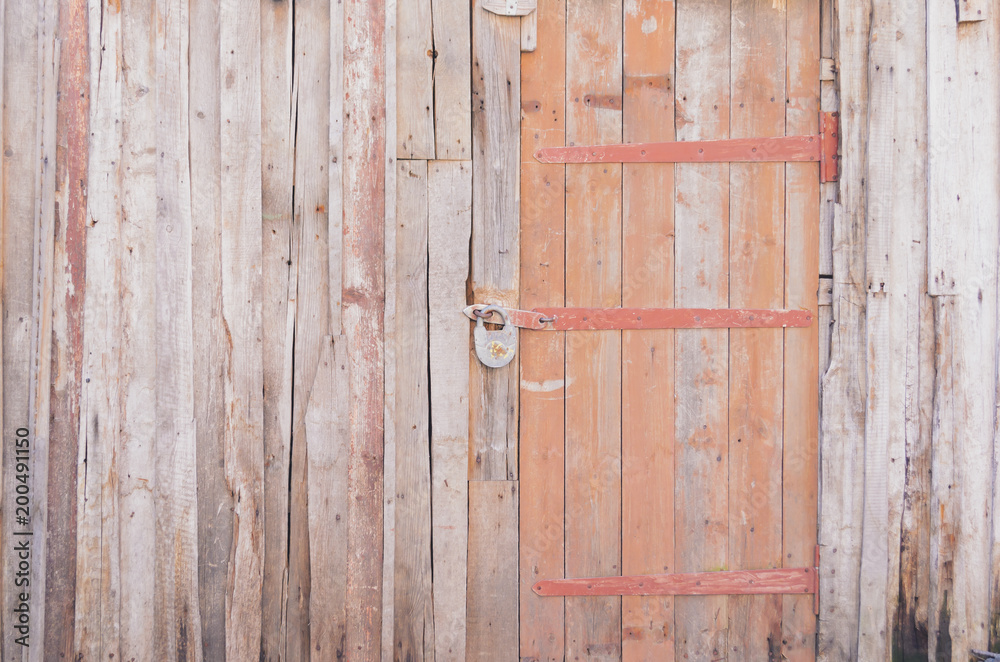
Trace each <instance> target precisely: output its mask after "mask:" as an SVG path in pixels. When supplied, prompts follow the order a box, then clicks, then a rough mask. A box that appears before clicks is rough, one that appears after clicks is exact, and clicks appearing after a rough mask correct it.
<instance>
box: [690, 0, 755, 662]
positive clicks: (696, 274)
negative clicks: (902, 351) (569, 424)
mask: <svg viewBox="0 0 1000 662" xmlns="http://www.w3.org/2000/svg"><path fill="white" fill-rule="evenodd" d="M730 24H731V16H730V3H729V2H728V0H705V1H703V2H698V3H690V4H689V3H680V4H678V5H677V47H676V54H677V55H676V57H677V61H676V70H677V74H676V81H675V90H676V92H675V98H676V99H677V117H678V121H677V138H678V139H681V140H705V139H724V138H728V137H729V124H730V107H729V106H730V104H729V99H730V57H729V50H728V49H726V48H720V47H719V45H720V44H726V43H729V41H730V39H731V36H732V34H731V29H730ZM729 171H730V166H729V165H727V164H718V165H716V164H678V165H677V166H676V167H675V171H674V172H675V174H674V177H675V184H674V186H675V189H676V190H677V191H678V192H679V195H678V196H677V197H676V199H675V202H674V214H675V221H674V228H675V229H674V232H675V252H676V254H677V255H678V257H681V256H683V259H678V261H677V263H676V265H675V266H674V274H675V276H674V278H675V291H676V297H677V300H676V302H675V305H678V306H710V307H726V306H727V305H728V304H729V280H730V273H729V263H728V262H729V261H728V255H729V209H730V194H729ZM737 277H744V278H745V277H746V276H745V275H740V276H737ZM728 340H729V332H728V331H725V330H705V331H698V332H692V333H685V334H677V335H676V336H675V349H674V351H675V366H676V367H675V371H676V372H675V375H676V376H675V380H676V381H675V383H676V386H675V388H676V392H677V393H697V398H695V399H692V400H691V401H687V402H685V403H684V406H683V407H678V408H677V418H676V423H675V435H676V439H677V450H676V456H675V463H674V466H675V469H674V471H675V481H676V482H675V489H674V498H675V505H674V513H675V520H674V536H675V551H674V558H675V566H676V567H675V569H676V570H677V571H680V572H700V571H709V570H720V569H725V568H727V566H728V563H729V545H728V543H729V536H728V530H729V501H728V491H727V490H720V489H718V486H719V485H725V484H727V483H728V480H729V450H728V404H729V389H728V368H729V348H728V345H729V343H728ZM727 603H728V599H727V598H726V597H725V596H714V597H705V598H691V597H678V598H676V599H675V601H674V623H675V644H676V646H675V651H676V657H677V658H678V659H683V658H684V656H689V657H699V658H709V659H714V658H718V657H722V656H724V655H726V651H727V638H728V633H729V624H728V607H727Z"/></svg>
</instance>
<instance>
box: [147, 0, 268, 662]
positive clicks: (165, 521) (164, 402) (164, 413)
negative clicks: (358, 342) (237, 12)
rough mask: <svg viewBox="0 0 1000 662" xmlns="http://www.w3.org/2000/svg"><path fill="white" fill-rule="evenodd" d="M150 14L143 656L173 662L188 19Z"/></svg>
mask: <svg viewBox="0 0 1000 662" xmlns="http://www.w3.org/2000/svg"><path fill="white" fill-rule="evenodd" d="M156 10H157V13H158V15H159V16H161V17H163V22H162V23H161V29H160V30H157V33H156V36H157V38H156V42H155V46H156V100H157V101H156V104H157V106H156V118H157V124H156V131H155V136H156V154H157V155H158V156H159V159H158V161H157V162H156V195H157V207H156V269H155V273H156V290H155V301H156V332H155V339H156V341H155V342H156V344H155V354H156V451H155V454H154V458H155V460H154V461H155V472H154V476H155V482H154V487H153V499H154V502H155V506H156V549H155V565H154V568H155V580H154V581H155V590H156V594H155V599H154V611H155V613H156V614H157V615H158V616H159V618H157V619H156V620H155V622H154V626H153V651H154V656H155V657H157V658H158V659H164V660H174V659H186V658H187V657H188V651H192V652H193V651H197V650H198V649H200V648H201V619H200V617H199V616H200V612H199V603H198V547H197V534H198V528H197V527H198V521H197V488H196V485H197V483H196V476H197V464H196V458H195V453H196V446H195V442H196V439H195V418H194V415H195V410H194V378H195V377H194V367H195V366H194V363H193V360H192V353H193V347H192V345H193V340H194V339H193V325H194V316H193V302H192V262H191V252H192V248H193V247H192V243H191V236H192V222H193V218H192V216H191V181H190V172H191V169H190V160H189V159H190V157H189V151H188V140H189V134H188V114H187V113H188V60H187V56H188V15H187V8H186V6H185V5H184V4H183V3H181V2H174V1H173V0H162V1H161V2H158V3H157V8H156ZM258 219H259V216H258ZM223 242H225V238H223ZM223 259H224V260H225V257H224V258H223ZM223 266H224V267H225V266H226V265H225V262H224V264H223ZM237 338H239V336H237V337H235V338H234V341H236V340H237ZM248 528H249V527H248ZM258 622H259V621H258ZM258 636H259V630H258Z"/></svg>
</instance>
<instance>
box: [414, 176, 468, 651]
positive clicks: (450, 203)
mask: <svg viewBox="0 0 1000 662" xmlns="http://www.w3.org/2000/svg"><path fill="white" fill-rule="evenodd" d="M427 201H428V204H427V208H428V219H427V248H428V256H427V260H428V264H427V272H428V274H427V292H428V299H427V301H428V315H429V343H430V358H429V361H430V392H431V393H433V394H434V397H433V398H432V399H431V402H430V415H431V421H430V424H431V427H430V432H431V439H430V442H431V446H430V456H431V524H432V529H431V532H432V538H431V540H432V542H433V547H434V556H433V566H434V567H433V577H434V585H433V590H434V659H435V660H439V661H441V662H445V661H447V660H464V659H465V636H466V622H465V617H466V596H465V593H466V578H467V567H466V563H467V560H468V549H469V545H468V542H469V540H468V535H469V495H468V475H469V333H468V329H467V328H466V325H465V322H464V320H463V319H462V318H461V317H459V315H458V314H457V313H456V308H458V307H459V306H461V305H462V303H464V302H465V282H466V278H468V275H469V251H468V245H469V237H470V235H471V232H472V163H471V162H469V161H458V162H446V161H433V162H431V163H430V164H428V168H427ZM397 310H398V309H397ZM413 321H414V320H413V318H408V326H409V325H412V323H413ZM404 333H405V331H404Z"/></svg>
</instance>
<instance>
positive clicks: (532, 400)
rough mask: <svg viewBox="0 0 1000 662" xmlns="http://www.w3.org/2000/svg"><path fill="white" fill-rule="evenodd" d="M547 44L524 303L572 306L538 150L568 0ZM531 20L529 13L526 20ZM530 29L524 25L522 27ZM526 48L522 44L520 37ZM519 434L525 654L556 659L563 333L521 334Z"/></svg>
mask: <svg viewBox="0 0 1000 662" xmlns="http://www.w3.org/2000/svg"><path fill="white" fill-rule="evenodd" d="M536 13H537V16H538V20H539V22H540V23H541V29H542V30H543V31H544V32H545V41H544V42H543V43H541V44H539V45H538V48H537V49H536V50H535V51H534V52H533V53H531V54H528V55H524V56H522V57H521V94H522V97H523V99H524V101H523V102H522V104H521V109H522V113H523V119H522V121H521V158H522V161H521V183H520V185H521V192H522V194H523V195H522V196H521V214H520V222H521V236H522V237H523V238H524V241H523V243H522V246H521V276H520V281H521V282H522V283H523V286H522V288H521V305H522V306H528V307H535V306H536V305H562V304H564V303H565V294H564V287H565V280H566V278H565V225H566V221H565V208H566V200H565V193H566V168H565V166H563V165H561V164H542V163H538V162H537V161H536V160H535V159H534V157H533V156H532V154H533V153H534V151H535V149H537V148H538V147H549V146H560V145H563V144H565V140H566V130H565V122H564V118H565V107H566V87H565V86H566V2H565V0H541V2H539V6H538V10H537V12H536ZM524 20H525V18H522V19H521V21H522V25H523V21H524ZM522 36H523V32H522ZM522 47H523V42H522ZM519 340H520V343H521V346H520V347H519V352H520V354H521V359H522V360H521V384H520V411H521V421H520V432H521V438H522V439H523V440H524V442H523V443H522V444H521V446H520V448H521V457H520V468H521V471H520V473H519V476H520V482H519V485H520V488H521V490H522V493H523V494H524V498H523V499H521V509H520V513H519V517H520V520H519V521H520V536H519V538H520V544H519V549H520V584H521V587H520V595H521V597H520V654H521V658H522V659H529V660H539V661H545V662H553V661H556V660H562V659H563V657H564V650H565V643H564V642H565V625H564V623H565V619H564V609H565V601H564V600H562V599H561V598H541V597H539V596H538V595H536V594H535V593H534V592H533V591H532V590H531V587H532V586H533V585H534V583H535V582H536V581H538V580H540V579H546V578H550V577H564V576H565V566H564V564H563V551H564V544H563V531H564V526H563V521H564V513H563V509H564V505H565V500H564V495H565V486H564V475H565V454H564V452H563V450H564V447H565V442H564V430H565V426H564V402H565V348H566V337H565V334H562V333H557V334H552V335H548V334H545V335H542V334H531V333H523V334H521V336H520V338H519Z"/></svg>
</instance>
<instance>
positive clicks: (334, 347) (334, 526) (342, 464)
mask: <svg viewBox="0 0 1000 662" xmlns="http://www.w3.org/2000/svg"><path fill="white" fill-rule="evenodd" d="M347 386H348V361H347V342H346V339H345V338H344V336H328V337H327V338H325V339H324V342H323V348H322V350H321V352H320V355H319V359H318V361H317V367H316V380H315V381H314V382H313V386H312V389H311V391H310V392H309V404H308V406H307V407H306V419H305V428H306V444H307V453H306V454H307V457H308V462H309V559H310V571H311V572H310V577H311V580H312V581H311V583H310V592H309V614H310V616H311V618H312V622H311V624H310V625H311V627H310V643H309V648H310V651H311V652H312V654H313V655H314V656H315V657H321V658H327V657H330V658H335V659H336V658H342V657H344V631H345V625H346V623H345V621H346V610H345V595H346V592H347V579H346V570H347V465H348V450H349V446H350V434H349V433H350V423H349V420H348V413H347V403H348V398H347V397H346V393H347Z"/></svg>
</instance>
